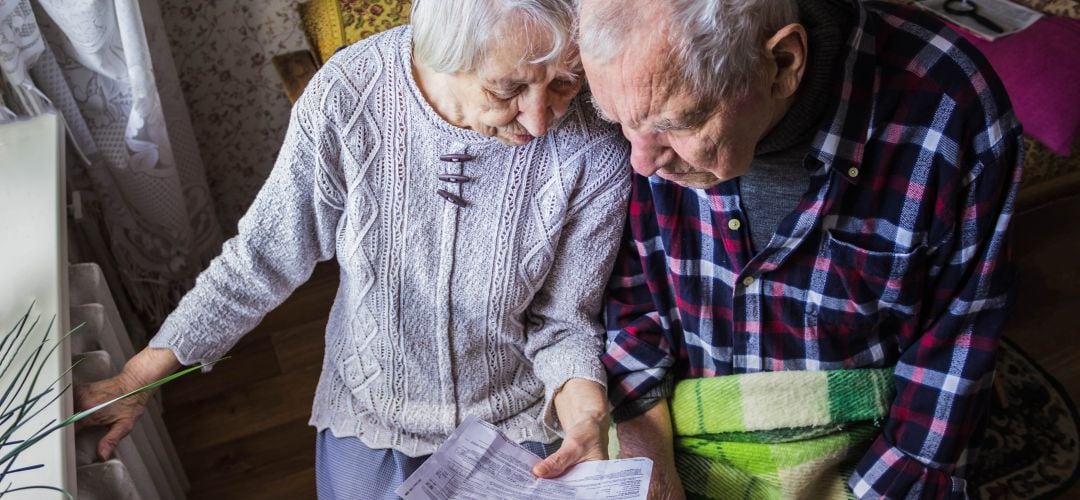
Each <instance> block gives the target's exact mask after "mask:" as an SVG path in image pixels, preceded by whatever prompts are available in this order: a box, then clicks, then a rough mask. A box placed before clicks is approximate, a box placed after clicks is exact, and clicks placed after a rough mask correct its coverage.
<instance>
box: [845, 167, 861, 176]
mask: <svg viewBox="0 0 1080 500" xmlns="http://www.w3.org/2000/svg"><path fill="white" fill-rule="evenodd" d="M847 174H848V177H858V176H859V169H857V168H855V167H851V168H849V169H847Z"/></svg>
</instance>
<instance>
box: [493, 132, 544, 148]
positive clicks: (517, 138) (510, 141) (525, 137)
mask: <svg viewBox="0 0 1080 500" xmlns="http://www.w3.org/2000/svg"><path fill="white" fill-rule="evenodd" d="M495 138H496V139H498V140H499V141H500V142H502V143H503V144H506V145H507V146H524V145H525V144H528V143H529V142H531V141H532V140H533V139H536V137H533V136H532V135H531V134H499V135H497V136H495Z"/></svg>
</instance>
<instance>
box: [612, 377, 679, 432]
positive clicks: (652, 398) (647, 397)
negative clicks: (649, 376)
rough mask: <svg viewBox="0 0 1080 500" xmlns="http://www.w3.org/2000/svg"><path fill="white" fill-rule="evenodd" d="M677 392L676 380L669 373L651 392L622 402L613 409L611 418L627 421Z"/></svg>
mask: <svg viewBox="0 0 1080 500" xmlns="http://www.w3.org/2000/svg"><path fill="white" fill-rule="evenodd" d="M673 392H675V380H674V378H673V377H672V376H671V375H670V374H669V375H668V376H666V377H664V379H663V380H661V381H660V383H659V384H658V385H657V386H656V387H653V388H652V389H651V390H649V392H646V393H645V394H642V395H641V397H639V398H637V399H631V400H624V401H623V402H622V404H620V405H619V406H616V407H615V408H613V409H612V410H611V419H612V420H614V421H615V423H620V422H625V421H627V420H630V419H632V418H634V417H637V416H639V415H641V414H643V413H645V412H647V411H649V410H651V409H652V408H653V407H654V406H656V405H657V404H660V401H663V400H665V399H668V398H670V397H671V394H672V393H673Z"/></svg>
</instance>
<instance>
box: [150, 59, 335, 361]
mask: <svg viewBox="0 0 1080 500" xmlns="http://www.w3.org/2000/svg"><path fill="white" fill-rule="evenodd" d="M326 73H327V72H325V71H324V72H322V74H320V75H317V76H316V77H314V78H313V79H312V81H311V82H310V83H309V86H308V87H307V89H306V90H305V92H304V94H303V96H301V98H300V99H299V100H298V102H297V103H296V105H295V106H294V108H293V110H292V113H291V117H290V120H289V127H288V132H287V133H286V137H285V142H284V144H283V145H282V147H281V152H280V153H279V155H278V158H277V161H276V163H275V165H274V168H273V170H272V171H271V173H270V176H269V178H268V179H267V181H266V183H265V184H264V185H263V187H262V189H261V190H260V191H259V194H258V196H257V197H256V199H255V201H254V202H253V204H252V205H251V207H250V208H249V209H248V211H247V213H246V214H245V215H244V217H243V218H242V219H241V220H240V222H239V227H238V234H237V235H236V236H235V237H233V238H231V239H229V240H228V241H226V242H225V244H224V245H223V247H222V251H221V254H220V255H219V256H218V257H216V258H215V259H214V260H213V261H212V262H211V263H210V266H209V267H208V268H207V269H206V270H205V271H203V273H202V274H201V275H199V277H198V279H197V280H196V283H195V286H194V288H192V289H191V290H190V291H189V292H188V293H187V294H186V295H185V296H184V297H183V299H182V300H181V301H180V304H179V305H178V306H177V308H176V309H175V310H174V311H173V312H172V314H170V315H169V317H168V318H166V320H165V322H164V323H163V324H162V326H161V329H160V330H159V331H158V333H157V334H156V335H155V336H154V337H153V338H152V339H151V340H150V343H149V345H150V347H156V348H168V349H171V350H172V351H173V352H174V353H175V354H176V357H177V359H178V360H179V361H180V362H181V363H182V364H184V365H192V364H196V363H205V362H210V361H214V360H216V359H219V358H220V357H221V356H223V355H224V354H225V353H226V352H227V351H228V350H229V349H230V348H232V346H234V345H235V344H236V342H237V341H239V340H240V338H241V337H242V336H243V335H244V334H246V333H247V332H248V331H250V330H251V329H252V328H254V327H255V326H256V325H257V324H258V323H259V322H260V321H261V320H262V318H263V316H265V315H266V314H267V313H268V312H269V311H271V310H272V309H274V308H275V307H277V306H278V305H279V304H281V302H283V301H284V300H285V299H286V298H287V297H288V296H289V294H291V293H292V291H293V290H295V289H296V287H298V286H300V285H301V284H302V283H304V282H305V281H307V279H308V278H309V277H310V276H311V273H312V271H313V270H314V268H315V264H316V262H318V261H323V260H328V259H330V258H332V257H333V256H334V247H335V239H336V238H335V233H336V231H337V226H338V221H339V219H340V217H341V214H342V208H341V207H342V199H343V195H342V192H341V191H342V189H341V188H340V186H341V182H340V175H339V174H338V172H339V171H340V166H339V165H340V163H339V162H338V154H337V144H338V142H337V139H336V135H335V134H334V133H333V127H332V125H331V120H329V119H328V118H327V117H326V115H325V114H324V112H323V109H322V106H323V103H324V102H325V98H326V96H327V94H328V93H330V92H331V91H332V89H333V83H332V82H331V81H329V78H328V76H327V75H326Z"/></svg>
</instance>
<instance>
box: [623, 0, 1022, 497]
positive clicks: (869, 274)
mask: <svg viewBox="0 0 1080 500" xmlns="http://www.w3.org/2000/svg"><path fill="white" fill-rule="evenodd" d="M858 10H859V17H858V19H859V21H858V24H857V26H856V27H855V28H854V30H853V32H852V34H851V36H850V37H849V40H848V47H847V49H848V55H847V56H846V59H845V62H844V68H843V76H842V80H841V82H840V84H839V85H837V86H836V87H835V99H834V102H835V103H836V106H835V107H834V108H833V109H832V111H831V112H830V113H831V114H830V116H831V118H830V119H827V120H825V121H824V122H823V123H824V125H823V126H822V128H821V130H819V131H818V133H817V135H816V137H815V138H814V140H813V144H812V147H811V153H810V154H809V155H808V156H807V157H806V158H805V160H804V163H803V165H804V167H805V168H807V169H808V170H809V171H810V175H811V181H810V188H809V190H808V191H807V193H806V194H805V195H804V197H803V198H802V199H801V200H800V201H799V203H798V205H797V206H796V207H795V209H794V210H793V211H792V212H791V213H790V214H789V215H788V216H787V217H786V218H785V219H783V220H782V221H781V223H780V226H779V227H778V229H777V231H776V233H775V235H774V236H773V238H772V240H771V241H770V242H769V243H768V245H767V246H766V247H765V248H762V249H760V251H757V252H755V251H754V250H753V249H752V248H751V243H750V235H749V234H748V229H747V227H746V224H745V221H746V216H745V215H744V214H743V213H742V208H741V203H740V200H739V180H738V179H733V180H730V181H727V182H724V183H721V184H719V185H717V186H715V187H712V188H709V189H704V190H702V189H690V188H683V187H680V186H678V185H675V184H673V183H670V182H667V181H664V180H662V179H659V178H656V177H655V176H654V177H652V178H645V177H642V176H638V175H635V176H634V177H635V178H634V185H633V191H632V195H631V205H630V213H629V222H628V224H627V227H626V233H625V235H624V242H623V247H622V249H621V255H620V257H619V260H618V262H617V263H616V268H615V271H614V275H613V276H612V280H611V283H610V286H609V291H608V294H609V297H608V299H607V305H606V315H607V323H608V347H607V352H606V353H605V355H604V357H603V358H604V362H605V364H606V365H607V368H608V371H609V394H610V398H611V402H612V404H613V405H615V406H616V407H618V405H619V404H621V403H623V402H625V401H628V400H634V399H636V398H640V397H642V396H643V395H646V394H648V393H650V391H653V393H654V394H655V391H656V390H657V388H658V387H663V386H664V385H665V384H664V382H665V381H669V380H670V379H667V377H673V378H674V379H676V380H679V379H686V378H695V377H710V376H717V375H729V374H739V373H752V372H760V371H779V370H832V369H840V368H861V367H895V372H894V373H895V376H894V379H895V383H896V388H897V396H896V398H895V400H894V402H893V405H892V408H891V411H890V414H889V416H888V418H887V420H886V421H885V422H884V423H883V425H882V433H881V435H880V436H879V437H878V438H877V440H876V442H874V443H873V445H872V447H871V448H870V450H869V451H868V452H867V454H866V455H865V456H864V457H863V458H862V460H861V461H860V462H859V463H858V466H857V467H856V470H855V472H854V474H853V476H852V478H851V481H850V483H849V485H850V486H851V488H852V490H853V491H854V493H855V494H856V495H857V496H859V497H864V498H866V497H870V498H873V497H890V498H891V497H904V496H907V495H909V494H911V495H914V496H915V497H927V498H935V497H936V498H950V497H963V496H964V495H965V488H966V483H965V480H964V479H963V477H964V476H965V473H966V470H965V469H966V466H967V464H968V462H969V461H970V459H971V458H972V457H973V454H972V451H974V450H975V449H976V446H975V443H974V441H975V439H973V437H975V436H977V435H978V434H979V433H978V432H977V429H978V428H979V427H980V426H981V423H982V417H983V416H984V415H985V412H986V411H987V409H988V407H989V404H988V402H989V399H988V398H989V388H990V384H991V381H992V378H993V370H994V362H995V356H996V350H997V346H998V339H999V336H1000V333H1001V330H1002V327H1003V325H1004V322H1005V316H1006V307H1007V304H1008V303H1009V302H1010V299H1011V286H1010V285H1011V281H1012V278H1013V272H1012V270H1011V266H1010V265H1009V263H1008V256H1007V249H1006V230H1007V228H1008V225H1009V220H1010V217H1011V214H1012V211H1013V202H1014V200H1015V197H1016V189H1017V187H1018V185H1019V181H1020V172H1021V160H1022V156H1023V155H1022V142H1021V130H1020V126H1019V124H1018V122H1017V121H1016V119H1015V116H1014V115H1013V112H1012V108H1011V105H1010V104H1009V100H1008V97H1007V96H1006V94H1005V91H1004V89H1003V87H1002V86H1001V83H1000V82H999V80H998V78H997V76H996V75H995V74H994V72H993V71H992V70H991V69H990V67H989V65H988V64H987V62H986V60H985V59H984V58H983V57H982V55H981V54H979V53H978V52H977V51H976V50H975V49H974V48H973V47H971V46H970V45H969V44H968V43H966V42H965V41H964V40H963V39H962V38H960V37H959V36H958V35H957V34H956V33H955V32H953V31H951V30H950V29H949V28H947V27H946V26H944V25H943V24H942V23H941V22H940V21H938V20H937V19H936V18H932V17H931V16H929V15H928V14H925V13H922V12H918V11H915V10H913V9H910V8H906V7H900V6H895V5H891V4H882V3H877V2H873V3H866V4H860V5H859V6H858ZM776 410H777V411H783V409H782V408H777V409H776Z"/></svg>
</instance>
